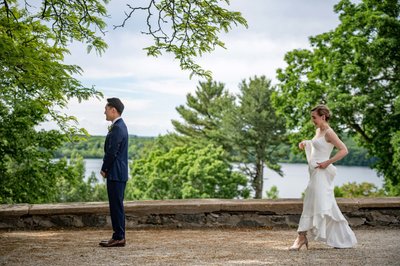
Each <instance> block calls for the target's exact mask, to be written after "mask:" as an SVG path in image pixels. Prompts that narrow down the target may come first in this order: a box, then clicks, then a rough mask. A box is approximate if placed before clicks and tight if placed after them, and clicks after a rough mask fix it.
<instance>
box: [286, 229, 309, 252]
mask: <svg viewBox="0 0 400 266" xmlns="http://www.w3.org/2000/svg"><path fill="white" fill-rule="evenodd" d="M300 236H303V237H302V240H300ZM304 244H305V245H306V248H307V250H308V239H307V233H306V232H300V233H299V235H298V236H297V238H296V240H295V241H294V243H293V245H292V246H291V247H290V248H289V250H291V251H299V250H300V248H301V247H302V246H303V245H304Z"/></svg>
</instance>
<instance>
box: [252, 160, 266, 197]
mask: <svg viewBox="0 0 400 266" xmlns="http://www.w3.org/2000/svg"><path fill="white" fill-rule="evenodd" d="M256 168H257V169H256V176H255V178H254V185H255V186H254V189H255V192H256V195H255V197H254V198H255V199H261V198H262V189H263V181H264V179H263V177H264V162H263V161H261V160H259V159H257V163H256Z"/></svg>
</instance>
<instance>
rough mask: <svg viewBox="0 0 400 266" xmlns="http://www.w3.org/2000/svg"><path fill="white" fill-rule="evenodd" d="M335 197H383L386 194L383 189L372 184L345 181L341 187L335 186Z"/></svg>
mask: <svg viewBox="0 0 400 266" xmlns="http://www.w3.org/2000/svg"><path fill="white" fill-rule="evenodd" d="M334 193H335V197H340V198H363V197H383V196H386V194H385V191H384V190H383V189H378V188H377V187H376V186H375V185H374V184H371V183H367V182H363V183H361V184H357V183H356V182H352V183H346V184H344V185H343V186H341V187H338V186H335V189H334Z"/></svg>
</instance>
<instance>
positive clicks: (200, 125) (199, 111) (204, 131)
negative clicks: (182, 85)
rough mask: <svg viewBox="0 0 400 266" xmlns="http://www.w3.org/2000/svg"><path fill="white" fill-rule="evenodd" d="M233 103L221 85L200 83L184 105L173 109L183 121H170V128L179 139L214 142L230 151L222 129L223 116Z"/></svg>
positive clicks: (211, 82)
mask: <svg viewBox="0 0 400 266" xmlns="http://www.w3.org/2000/svg"><path fill="white" fill-rule="evenodd" d="M234 100H235V98H234V96H232V95H230V94H229V93H228V91H227V90H225V85H224V84H223V83H219V82H216V81H212V80H208V81H206V82H199V86H197V89H196V92H195V95H191V94H190V93H189V94H188V95H187V96H186V106H184V105H180V106H178V107H177V108H176V110H177V111H178V113H179V114H180V116H181V117H182V119H183V121H182V122H181V121H178V120H174V119H173V120H172V121H171V122H172V125H173V126H174V128H175V130H176V131H177V132H178V133H180V134H181V136H183V137H188V138H187V140H188V141H190V142H197V143H204V145H207V144H208V143H214V144H215V145H216V146H222V147H223V148H224V149H225V150H226V151H228V152H230V151H231V149H232V147H231V143H230V142H229V140H228V139H227V138H226V136H225V134H224V132H223V131H222V130H221V127H222V126H223V119H224V116H225V114H227V113H229V112H230V110H232V108H233V105H234ZM181 139H182V138H181ZM186 142H187V141H186Z"/></svg>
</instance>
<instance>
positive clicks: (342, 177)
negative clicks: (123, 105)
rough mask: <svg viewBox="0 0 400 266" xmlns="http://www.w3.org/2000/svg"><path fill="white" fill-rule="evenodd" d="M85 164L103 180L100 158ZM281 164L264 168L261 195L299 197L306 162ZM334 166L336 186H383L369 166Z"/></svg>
mask: <svg viewBox="0 0 400 266" xmlns="http://www.w3.org/2000/svg"><path fill="white" fill-rule="evenodd" d="M85 165H86V177H88V176H90V174H91V173H92V171H93V172H94V173H95V174H96V177H97V179H98V180H99V181H100V182H104V179H103V177H101V175H100V173H99V172H100V168H101V165H102V159H85ZM281 166H282V171H283V173H284V176H283V177H280V176H279V175H278V174H276V173H275V172H273V171H272V170H270V169H265V171H264V188H263V197H265V191H266V190H270V189H271V187H272V186H274V185H275V186H276V187H277V188H278V191H279V197H280V198H301V193H303V192H304V190H305V189H306V187H307V184H308V169H307V164H289V163H282V164H281ZM336 168H337V175H336V177H335V181H334V183H335V185H336V186H341V185H343V184H345V183H348V182H356V183H362V182H368V183H373V184H375V185H376V186H377V187H378V188H382V186H383V179H382V178H380V177H378V175H377V174H376V172H375V171H374V170H372V169H371V168H369V167H359V166H342V165H338V166H336Z"/></svg>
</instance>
